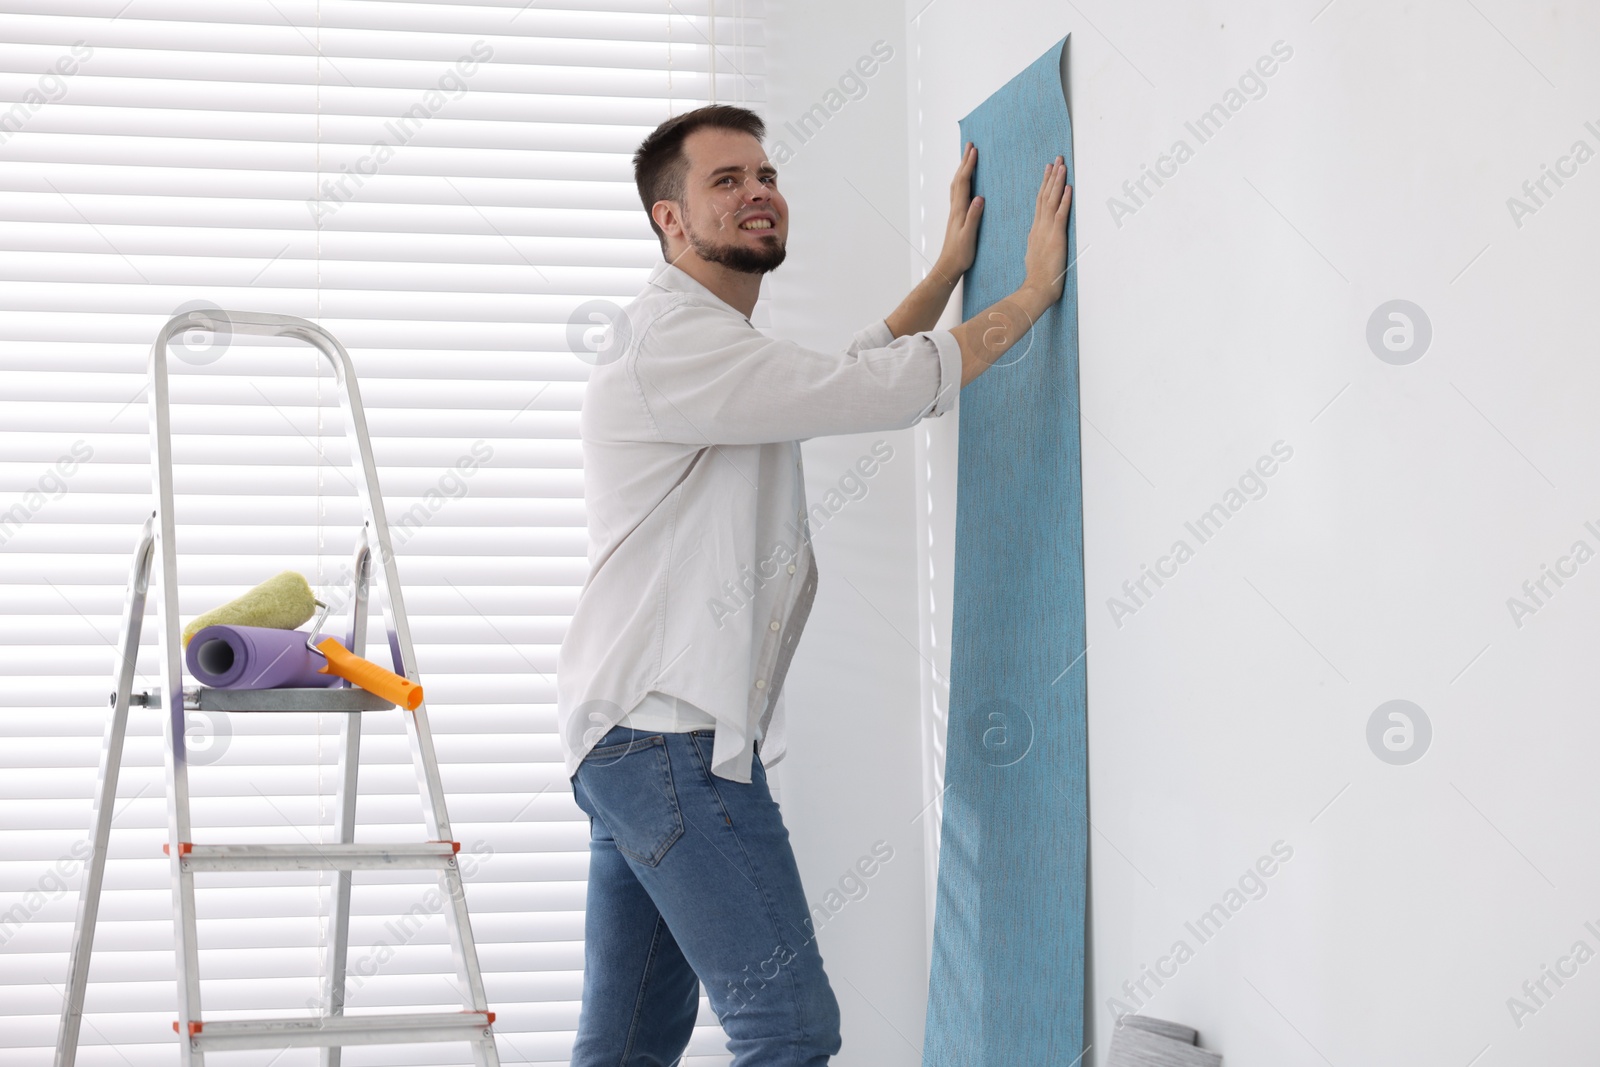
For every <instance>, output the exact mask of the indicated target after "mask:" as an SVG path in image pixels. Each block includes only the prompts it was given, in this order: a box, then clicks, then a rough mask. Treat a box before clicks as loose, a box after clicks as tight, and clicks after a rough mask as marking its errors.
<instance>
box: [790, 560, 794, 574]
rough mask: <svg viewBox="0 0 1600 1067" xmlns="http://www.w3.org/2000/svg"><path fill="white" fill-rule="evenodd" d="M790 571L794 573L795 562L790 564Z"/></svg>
mask: <svg viewBox="0 0 1600 1067" xmlns="http://www.w3.org/2000/svg"><path fill="white" fill-rule="evenodd" d="M789 573H790V574H793V573H794V564H793V563H791V564H789Z"/></svg>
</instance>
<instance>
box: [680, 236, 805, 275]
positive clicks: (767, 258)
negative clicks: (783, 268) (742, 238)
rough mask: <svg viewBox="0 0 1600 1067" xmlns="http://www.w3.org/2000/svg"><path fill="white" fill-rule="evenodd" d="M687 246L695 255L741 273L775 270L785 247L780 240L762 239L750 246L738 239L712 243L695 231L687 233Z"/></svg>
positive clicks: (781, 260) (780, 261)
mask: <svg viewBox="0 0 1600 1067" xmlns="http://www.w3.org/2000/svg"><path fill="white" fill-rule="evenodd" d="M688 238H689V247H691V248H693V249H694V251H695V255H697V256H699V257H700V258H701V259H703V260H706V261H708V262H711V263H720V264H722V265H723V266H724V267H727V268H728V269H729V270H736V271H739V272H740V273H741V274H765V273H767V272H768V271H770V270H776V269H777V268H778V265H779V264H781V263H782V262H783V257H784V254H785V249H784V246H783V242H782V241H781V240H772V241H765V240H764V241H762V242H761V243H760V244H759V245H757V246H755V247H751V246H749V245H746V244H742V243H740V242H738V241H729V242H726V243H723V244H713V243H712V242H710V241H708V240H706V239H705V238H704V237H701V236H700V235H699V234H697V233H692V232H691V233H689V234H688Z"/></svg>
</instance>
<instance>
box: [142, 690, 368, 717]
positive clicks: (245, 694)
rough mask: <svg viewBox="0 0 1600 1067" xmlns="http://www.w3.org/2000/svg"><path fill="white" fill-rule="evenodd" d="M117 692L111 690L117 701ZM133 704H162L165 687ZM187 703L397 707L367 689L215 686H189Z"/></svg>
mask: <svg viewBox="0 0 1600 1067" xmlns="http://www.w3.org/2000/svg"><path fill="white" fill-rule="evenodd" d="M116 699H117V694H116V693H112V694H111V701H112V703H113V704H115V702H116ZM128 704H129V705H130V706H132V707H146V708H148V707H160V706H161V690H160V689H153V690H147V691H144V692H138V693H130V694H128ZM183 706H184V707H186V708H188V709H189V710H191V711H233V712H252V711H255V712H263V711H388V710H390V709H391V708H393V707H395V703H394V702H393V701H392V700H385V699H384V698H383V697H381V696H378V695H377V694H376V693H369V692H367V691H366V690H365V689H357V688H354V687H351V688H348V689H346V688H329V689H211V688H208V687H206V686H189V687H186V688H185V689H184V690H183Z"/></svg>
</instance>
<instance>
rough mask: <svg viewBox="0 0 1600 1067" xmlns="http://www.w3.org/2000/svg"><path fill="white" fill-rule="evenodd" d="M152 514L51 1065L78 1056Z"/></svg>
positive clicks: (139, 556)
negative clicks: (53, 1060) (64, 999)
mask: <svg viewBox="0 0 1600 1067" xmlns="http://www.w3.org/2000/svg"><path fill="white" fill-rule="evenodd" d="M154 525H155V519H154V516H152V517H151V518H148V519H146V520H145V521H144V527H143V529H142V530H141V531H140V532H139V540H138V543H137V544H136V545H135V547H134V550H133V562H132V564H131V566H130V567H129V569H128V589H127V592H126V594H125V595H124V597H123V602H122V628H121V631H120V632H121V638H120V643H119V645H118V648H117V650H116V655H117V662H116V679H117V685H116V689H115V691H114V692H113V693H112V694H111V716H110V717H109V718H108V719H107V720H106V729H105V736H104V738H103V739H102V741H101V744H100V771H99V778H98V782H97V784H96V787H95V794H94V816H93V819H92V820H91V821H90V826H91V827H92V829H91V831H90V834H91V838H90V841H89V857H88V859H87V860H86V861H85V863H84V869H83V887H82V888H81V889H80V890H79V891H78V914H77V919H76V920H75V921H74V922H73V924H72V949H71V954H70V955H69V957H68V961H67V985H66V989H65V990H64V996H65V997H66V1001H65V1003H64V1005H63V1006H62V1011H61V1022H60V1026H59V1027H58V1029H57V1031H56V1055H55V1067H73V1064H74V1063H75V1062H76V1060H77V1055H78V1034H79V1031H80V1030H81V1028H82V1025H83V1001H84V997H85V995H86V994H87V992H88V989H89V960H90V958H91V956H92V955H93V952H94V931H95V924H96V923H97V922H98V921H99V917H100V891H101V889H102V888H103V887H104V885H105V873H106V849H107V847H108V846H109V845H110V843H111V820H112V819H113V818H115V816H116V807H117V779H118V777H119V776H120V775H121V772H122V749H123V743H124V741H125V740H126V738H127V733H128V708H129V705H130V703H131V702H132V697H133V677H134V674H135V672H136V670H137V668H138V660H139V634H140V631H141V630H142V629H143V625H144V607H145V600H146V598H147V596H148V594H149V590H150V557H151V550H152V549H153V548H154V547H155V532H154Z"/></svg>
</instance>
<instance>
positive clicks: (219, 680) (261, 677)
mask: <svg viewBox="0 0 1600 1067" xmlns="http://www.w3.org/2000/svg"><path fill="white" fill-rule="evenodd" d="M309 636H310V634H307V633H305V632H304V631H302V630H277V629H273V628H272V627H268V626H207V627H205V628H204V629H202V630H200V631H199V632H198V633H196V634H195V635H194V636H193V637H191V638H190V639H189V647H188V648H187V649H186V650H185V655H184V659H185V661H186V662H187V663H188V664H189V673H190V674H192V675H194V677H195V680H197V681H198V682H199V683H200V684H201V685H206V686H210V687H211V688H213V689H286V688H289V689H310V688H325V687H327V686H332V685H337V684H339V682H340V678H339V676H338V675H336V674H323V673H321V668H322V667H323V666H324V665H325V664H326V663H327V661H326V660H324V659H323V658H322V657H321V656H320V655H318V654H317V653H315V652H313V651H311V650H310V649H309V648H307V647H306V638H307V637H309Z"/></svg>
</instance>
